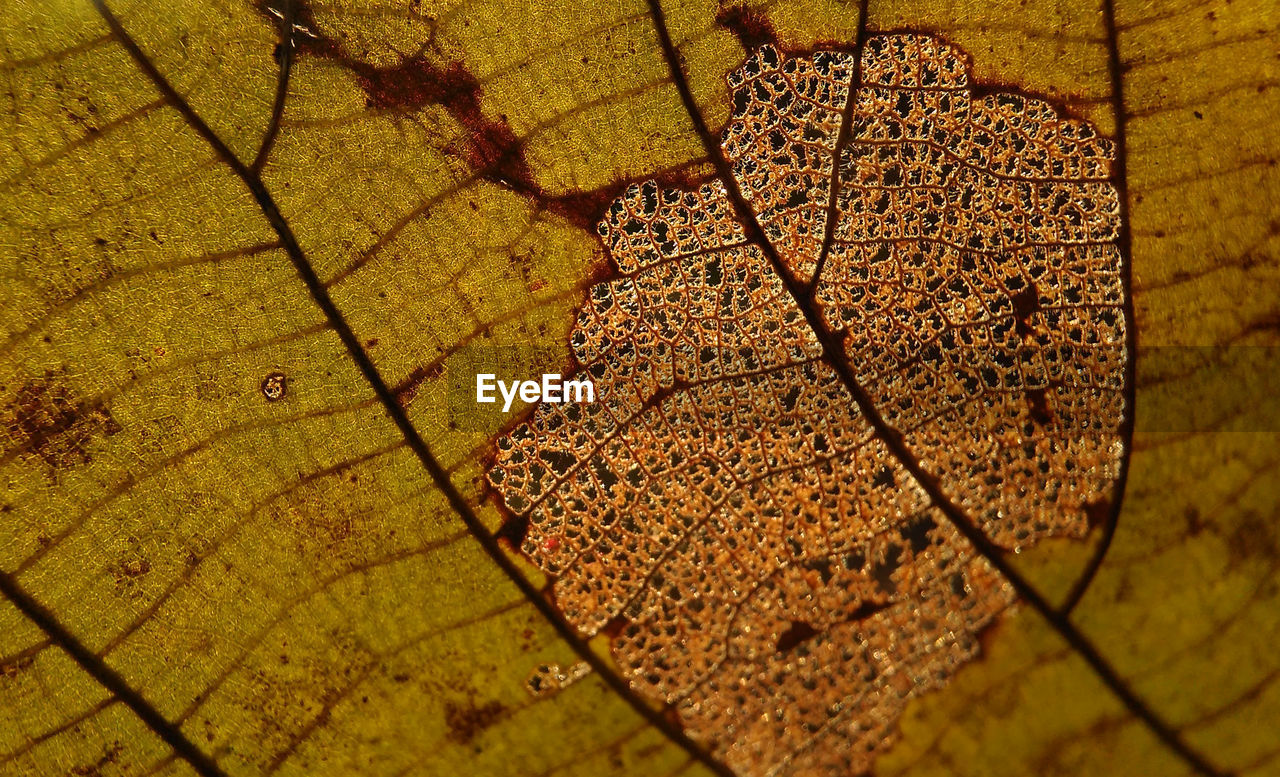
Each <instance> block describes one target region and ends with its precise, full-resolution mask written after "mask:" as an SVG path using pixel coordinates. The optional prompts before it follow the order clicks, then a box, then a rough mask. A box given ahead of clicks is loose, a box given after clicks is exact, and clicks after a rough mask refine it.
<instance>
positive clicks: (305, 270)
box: [0, 0, 733, 777]
mask: <svg viewBox="0 0 1280 777" xmlns="http://www.w3.org/2000/svg"><path fill="white" fill-rule="evenodd" d="M92 2H93V5H94V7H95V8H96V9H97V10H98V13H99V14H100V15H101V16H102V18H103V19H104V20H105V21H106V23H107V25H108V26H109V27H110V28H111V31H112V33H113V34H114V36H115V38H116V40H117V41H118V42H119V43H120V45H121V46H122V47H123V48H124V49H125V50H126V51H127V52H128V54H129V56H130V57H131V58H132V59H133V61H134V64H136V65H137V66H138V69H139V70H141V71H142V73H143V74H144V75H145V76H146V77H147V79H148V80H150V81H151V83H152V85H153V86H154V87H155V88H156V89H157V90H158V91H159V92H160V93H161V94H162V95H163V96H164V97H165V99H167V100H168V101H169V103H170V104H171V105H172V106H173V107H174V109H175V110H177V111H178V112H179V113H180V114H181V115H182V117H183V118H184V119H185V120H186V122H187V124H188V125H190V126H191V128H192V129H193V130H195V132H196V133H197V134H199V135H200V137H202V138H203V139H204V140H205V142H206V143H208V144H209V146H210V148H211V149H212V150H213V151H214V154H215V155H216V157H218V158H220V159H221V161H222V162H223V163H224V164H225V165H226V166H227V167H228V168H230V169H231V171H232V172H233V173H234V174H235V175H236V176H237V177H238V178H240V180H241V181H242V182H243V183H244V185H245V187H246V188H247V189H248V190H249V193H250V194H251V195H252V196H253V198H254V200H255V201H256V202H257V204H258V206H259V208H260V209H261V210H262V213H263V216H264V217H265V218H266V219H267V222H268V223H269V224H270V225H271V227H272V229H274V230H275V232H276V234H277V235H279V237H280V242H281V244H282V246H283V247H284V250H285V253H286V254H287V255H288V256H289V260H290V262H291V263H292V264H293V266H294V269H295V270H296V271H297V273H298V276H299V278H300V279H301V281H302V283H303V284H304V285H305V286H306V288H307V292H308V293H309V294H310V296H311V299H312V301H313V302H315V304H316V305H317V306H318V307H319V308H320V310H321V312H323V313H324V315H325V318H326V319H328V321H329V324H330V326H331V327H332V328H333V329H334V331H335V332H336V333H337V334H338V337H339V339H340V340H341V341H342V344H343V346H344V347H345V348H346V350H347V352H348V354H349V355H350V357H351V359H352V361H354V362H355V364H356V367H357V368H358V369H359V371H360V373H361V375H363V376H364V378H365V380H366V381H367V382H368V383H369V385H370V386H371V387H372V388H373V390H374V393H375V394H376V395H377V399H378V401H379V402H380V403H381V404H382V406H383V410H384V411H385V412H386V414H387V416H388V417H389V418H390V419H391V421H392V423H394V424H395V426H396V428H397V429H399V431H400V433H401V435H403V436H404V439H405V442H406V443H407V444H408V446H409V448H410V449H411V450H412V451H413V452H414V454H415V455H416V456H417V457H418V460H419V461H420V462H421V463H422V466H423V468H424V469H426V471H427V473H428V474H429V475H430V477H431V480H432V481H433V482H434V484H435V486H436V488H438V489H439V490H440V492H441V493H442V494H443V495H444V497H445V499H446V501H447V502H448V503H449V506H450V507H451V508H452V509H453V511H454V512H455V513H456V514H457V515H458V517H459V518H460V519H461V520H462V522H463V523H464V524H465V525H466V527H467V530H468V531H469V532H470V533H471V535H472V536H474V537H475V539H476V541H477V542H479V543H480V545H481V547H482V548H483V549H484V551H485V553H486V554H488V556H489V557H490V559H492V561H493V562H494V564H495V565H497V567H498V568H499V569H501V570H502V571H503V573H505V574H506V576H507V577H508V578H509V579H510V580H511V582H512V583H513V584H514V585H515V586H516V587H517V588H518V589H519V590H520V592H521V594H523V595H524V597H525V598H527V599H528V600H529V601H530V602H531V603H532V604H533V605H534V607H536V608H537V610H538V611H539V612H540V613H541V614H542V616H543V617H544V618H546V619H547V621H548V622H549V623H550V624H551V626H552V627H553V628H554V629H555V631H556V633H557V634H558V635H559V637H560V638H561V639H562V640H564V642H565V643H566V644H567V645H568V646H569V647H570V648H571V649H572V650H573V651H574V652H575V653H577V654H578V656H579V657H580V658H581V659H582V660H583V661H584V662H586V663H587V664H588V665H589V666H590V667H591V668H592V669H593V670H594V671H595V672H596V674H597V675H598V676H599V677H600V679H601V680H602V681H604V682H605V684H606V685H608V686H609V687H610V689H612V690H613V691H614V693H616V694H618V695H619V696H620V697H622V699H623V700H624V701H626V702H627V703H628V704H629V705H630V706H631V707H632V709H634V710H635V711H636V713H638V714H639V715H640V716H642V717H643V718H645V719H646V720H647V721H648V722H649V723H650V724H652V725H653V726H654V727H655V728H657V729H658V730H660V731H662V732H663V733H664V734H666V735H667V736H668V737H669V738H670V739H671V740H672V741H674V742H675V743H676V744H678V745H679V746H680V747H682V748H683V749H684V750H685V751H686V752H688V753H689V755H690V756H691V758H693V759H694V760H697V761H699V762H701V763H702V764H703V765H704V766H706V767H707V769H708V770H710V771H711V772H712V773H714V774H716V775H719V776H720V777H733V774H732V772H731V771H730V770H729V769H728V768H727V767H726V766H725V765H724V764H722V763H720V762H719V761H718V760H716V759H714V758H712V757H711V755H710V754H709V753H708V752H707V751H706V750H705V749H704V748H703V747H701V746H700V745H698V744H697V743H695V742H694V741H693V740H691V739H690V738H689V737H688V736H687V735H685V733H684V731H682V730H681V729H680V728H679V727H678V726H676V725H675V724H673V723H672V722H671V721H670V720H668V719H667V718H666V717H665V715H664V713H663V712H662V711H661V710H660V709H657V708H655V707H652V706H650V705H649V704H648V703H647V702H646V701H645V700H643V699H642V698H640V696H639V695H637V694H636V693H635V692H634V691H632V690H631V687H630V686H629V684H628V683H627V681H626V680H624V679H623V678H622V676H621V675H620V674H618V673H617V672H615V671H614V669H613V667H612V666H611V664H610V662H609V661H608V660H606V659H605V658H603V657H602V656H600V655H599V654H597V653H596V652H595V651H593V650H592V649H591V648H590V647H589V646H588V645H587V643H586V642H585V641H584V640H583V639H582V638H581V637H580V636H578V633H577V632H576V631H575V630H574V628H573V627H572V626H571V625H569V623H568V621H567V620H565V618H564V616H563V615H562V614H561V613H560V612H559V611H558V610H557V609H556V608H555V605H554V604H552V602H551V601H550V600H549V599H548V598H547V597H546V596H544V595H543V593H542V592H541V591H540V590H539V589H538V588H537V587H535V586H534V585H533V583H531V582H530V581H529V579H528V578H526V577H525V576H524V574H523V573H522V572H521V571H520V568H519V567H518V566H517V565H516V562H515V560H514V559H513V558H512V557H510V556H508V555H507V554H506V553H505V552H504V551H503V550H502V547H501V546H500V545H499V544H498V538H497V536H496V535H494V534H493V533H492V532H490V531H489V530H488V528H487V527H486V526H485V525H484V523H483V522H482V521H481V520H480V518H479V517H478V516H477V515H476V513H475V511H474V510H472V508H471V505H470V504H469V503H468V502H467V500H466V498H465V497H464V496H463V495H462V492H460V491H459V490H458V489H457V487H455V486H454V484H453V481H452V480H451V479H450V477H449V474H448V471H447V470H446V469H445V468H444V467H443V466H442V465H441V464H440V462H439V460H438V459H436V457H435V454H433V453H432V452H431V450H430V448H429V447H428V446H427V443H426V441H425V440H424V439H423V438H422V435H421V434H419V432H418V430H417V428H416V427H415V426H414V425H413V422H412V421H411V420H410V419H409V415H408V413H407V411H406V410H405V409H404V407H403V406H402V405H401V404H400V403H399V401H398V400H397V399H396V396H395V394H394V392H393V391H392V389H391V388H390V387H389V386H388V385H387V382H386V380H385V379H383V377H382V374H381V373H380V372H379V371H378V368H377V367H376V366H375V365H374V363H373V360H372V358H371V357H370V356H369V353H368V351H366V350H365V348H364V346H363V344H362V343H361V342H360V340H359V338H357V336H356V334H355V332H354V331H353V330H352V328H351V325H350V323H349V322H348V321H347V319H346V317H345V316H344V315H343V314H342V311H341V310H339V309H338V306H337V305H336V304H335V303H334V301H333V298H332V297H331V296H330V295H329V292H328V290H327V289H326V288H325V285H324V283H323V282H322V281H321V280H320V277H319V275H317V273H316V270H315V268H314V267H313V266H312V265H311V262H310V261H309V260H308V259H307V257H306V254H305V252H304V251H303V250H302V246H301V244H299V242H298V239H297V237H296V236H295V235H294V233H293V229H292V228H291V227H290V226H289V223H288V222H287V221H286V220H285V218H284V215H283V214H282V213H281V212H280V208H279V206H278V205H277V204H276V202H275V198H274V197H272V196H271V192H270V191H268V189H267V187H266V184H264V183H263V182H262V179H261V178H260V177H259V176H258V175H256V174H255V173H254V172H253V171H252V170H250V169H249V168H248V167H247V166H246V165H245V164H244V162H242V161H241V160H240V158H239V157H237V156H236V155H235V153H234V152H232V151H231V149H230V148H229V147H228V146H227V145H226V143H224V142H223V141H222V139H221V138H220V137H218V135H217V134H216V133H215V132H214V131H213V129H212V128H210V127H209V125H208V124H206V123H205V121H204V120H203V119H201V118H200V116H199V115H198V114H196V112H195V111H194V109H192V108H191V106H190V105H189V104H188V103H187V102H186V100H185V99H183V97H182V96H181V95H180V94H178V92H177V91H176V90H175V89H174V88H173V85H172V84H170V83H169V81H168V80H167V79H166V78H165V77H164V75H163V74H161V73H160V71H159V70H158V69H157V68H156V66H155V64H154V63H153V62H152V61H151V60H150V58H148V57H147V55H146V53H145V52H143V51H142V49H141V48H140V47H139V46H138V44H137V42H136V41H134V40H133V38H132V37H131V36H130V35H129V33H128V31H126V30H125V29H124V27H123V26H122V25H121V23H120V20H119V19H118V18H116V16H115V14H114V13H112V12H111V10H110V9H109V8H107V6H106V2H105V0H92ZM0 579H2V580H3V582H4V583H5V585H6V586H8V585H9V583H10V580H9V578H8V577H7V576H4V577H3V578H0ZM5 593H6V595H7V594H8V588H7V587H6V589H5ZM15 593H16V594H21V595H23V596H25V593H23V592H21V590H20V589H16V590H15ZM26 599H27V601H29V602H30V604H32V605H34V606H35V607H36V608H39V607H40V606H39V605H38V604H37V603H35V602H34V600H31V599H30V597H26ZM39 611H40V612H46V613H47V611H44V610H43V608H41V609H40V610H39ZM48 617H49V618H50V619H52V615H51V614H49V615H48ZM33 620H34V618H33ZM37 623H40V621H37ZM50 626H51V628H56V629H61V631H60V632H59V633H60V634H61V635H63V637H64V638H65V639H66V641H67V642H68V645H69V646H70V647H72V648H76V649H78V650H79V651H80V652H81V654H83V656H84V657H85V658H86V660H92V661H94V662H95V663H96V665H97V667H99V668H100V670H101V671H102V672H104V673H110V674H103V675H102V677H103V680H104V681H105V680H110V681H113V682H115V683H116V684H117V685H118V686H119V687H120V688H121V690H122V691H125V692H127V693H129V694H131V695H132V698H134V699H136V701H137V703H138V705H139V706H138V709H137V710H135V711H141V712H146V713H147V714H148V717H145V718H144V720H145V721H146V722H147V724H148V725H150V726H153V727H155V728H156V730H157V733H160V732H166V731H167V732H172V734H171V736H174V737H175V739H174V741H175V742H176V743H177V744H180V745H182V749H178V748H177V747H175V750H177V752H178V753H179V754H180V755H181V756H182V757H183V758H184V759H186V760H188V762H190V763H191V764H192V766H194V767H196V768H197V771H199V772H200V774H201V775H202V777H225V775H224V774H223V772H222V771H221V770H220V769H219V767H218V766H217V765H216V764H214V763H213V761H212V760H211V759H210V758H209V756H208V755H206V754H205V753H203V752H202V751H200V750H199V749H197V748H196V747H195V746H194V745H192V744H191V742H190V740H188V739H187V738H186V737H185V736H184V735H182V734H181V732H180V731H178V730H177V728H176V727H175V726H174V725H173V724H172V723H170V722H169V721H168V720H166V719H165V718H164V717H162V716H161V715H160V714H159V713H158V712H157V711H156V710H155V708H154V707H152V706H151V705H150V704H149V703H148V702H146V701H145V700H144V699H143V698H142V697H141V695H140V694H139V693H138V692H137V691H136V690H134V689H133V688H132V687H131V686H129V685H128V684H127V683H126V682H125V681H124V680H123V679H122V678H120V676H119V675H117V674H115V673H114V671H112V670H110V669H109V668H107V667H106V665H105V664H103V663H102V661H101V660H99V659H97V658H96V657H94V656H93V654H92V653H90V652H89V651H88V650H87V649H86V648H85V647H84V646H83V645H82V644H81V643H80V642H79V641H78V640H76V638H75V637H74V636H72V635H71V634H70V633H69V632H67V631H66V630H65V629H62V627H61V626H60V625H59V624H58V623H57V622H56V621H52V622H51V623H50ZM51 636H52V634H51ZM131 706H132V705H131ZM141 712H140V714H141ZM166 741H168V740H166ZM201 769H209V770H210V771H201Z"/></svg>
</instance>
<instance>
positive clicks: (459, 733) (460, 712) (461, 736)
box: [444, 701, 507, 744]
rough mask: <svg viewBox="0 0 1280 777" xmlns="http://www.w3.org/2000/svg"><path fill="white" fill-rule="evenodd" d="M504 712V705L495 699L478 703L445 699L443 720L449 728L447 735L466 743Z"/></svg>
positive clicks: (501, 716)
mask: <svg viewBox="0 0 1280 777" xmlns="http://www.w3.org/2000/svg"><path fill="white" fill-rule="evenodd" d="M506 714H507V707H506V705H505V704H502V703H500V702H496V701H490V702H485V703H484V704H480V705H474V704H467V703H458V702H454V701H446V702H445V705H444V722H445V725H446V726H447V727H448V729H449V733H448V737H449V739H452V740H453V741H455V742H457V743H459V744H466V743H468V742H470V741H471V740H472V739H475V738H476V737H477V736H478V735H479V734H480V733H481V732H483V731H484V730H485V729H487V728H489V727H490V726H492V725H493V724H494V723H497V722H498V721H499V720H501V719H502V718H503V717H504V716H505V715H506Z"/></svg>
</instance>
